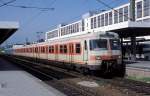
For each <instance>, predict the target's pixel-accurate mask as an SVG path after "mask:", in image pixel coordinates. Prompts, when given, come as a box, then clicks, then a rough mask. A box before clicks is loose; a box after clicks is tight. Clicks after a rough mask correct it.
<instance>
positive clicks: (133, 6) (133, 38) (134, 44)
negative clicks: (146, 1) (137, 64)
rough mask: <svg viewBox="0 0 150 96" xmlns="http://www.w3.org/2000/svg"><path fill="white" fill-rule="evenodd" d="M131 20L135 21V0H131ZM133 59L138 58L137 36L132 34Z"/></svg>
mask: <svg viewBox="0 0 150 96" xmlns="http://www.w3.org/2000/svg"><path fill="white" fill-rule="evenodd" d="M130 21H132V22H135V0H130ZM131 50H132V51H131V52H132V53H131V59H132V60H133V61H135V60H136V36H131Z"/></svg>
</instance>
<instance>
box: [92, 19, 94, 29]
mask: <svg viewBox="0 0 150 96" xmlns="http://www.w3.org/2000/svg"><path fill="white" fill-rule="evenodd" d="M93 25H94V19H93V18H91V29H93Z"/></svg>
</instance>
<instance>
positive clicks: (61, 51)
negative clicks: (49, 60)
mask: <svg viewBox="0 0 150 96" xmlns="http://www.w3.org/2000/svg"><path fill="white" fill-rule="evenodd" d="M60 53H63V46H62V45H60Z"/></svg>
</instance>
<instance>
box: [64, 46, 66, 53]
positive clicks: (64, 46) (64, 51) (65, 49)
mask: <svg viewBox="0 0 150 96" xmlns="http://www.w3.org/2000/svg"><path fill="white" fill-rule="evenodd" d="M64 53H67V45H64Z"/></svg>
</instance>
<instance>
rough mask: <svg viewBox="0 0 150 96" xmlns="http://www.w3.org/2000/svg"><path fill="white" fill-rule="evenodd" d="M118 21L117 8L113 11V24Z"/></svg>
mask: <svg viewBox="0 0 150 96" xmlns="http://www.w3.org/2000/svg"><path fill="white" fill-rule="evenodd" d="M115 23H118V10H115V11H114V24H115Z"/></svg>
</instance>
